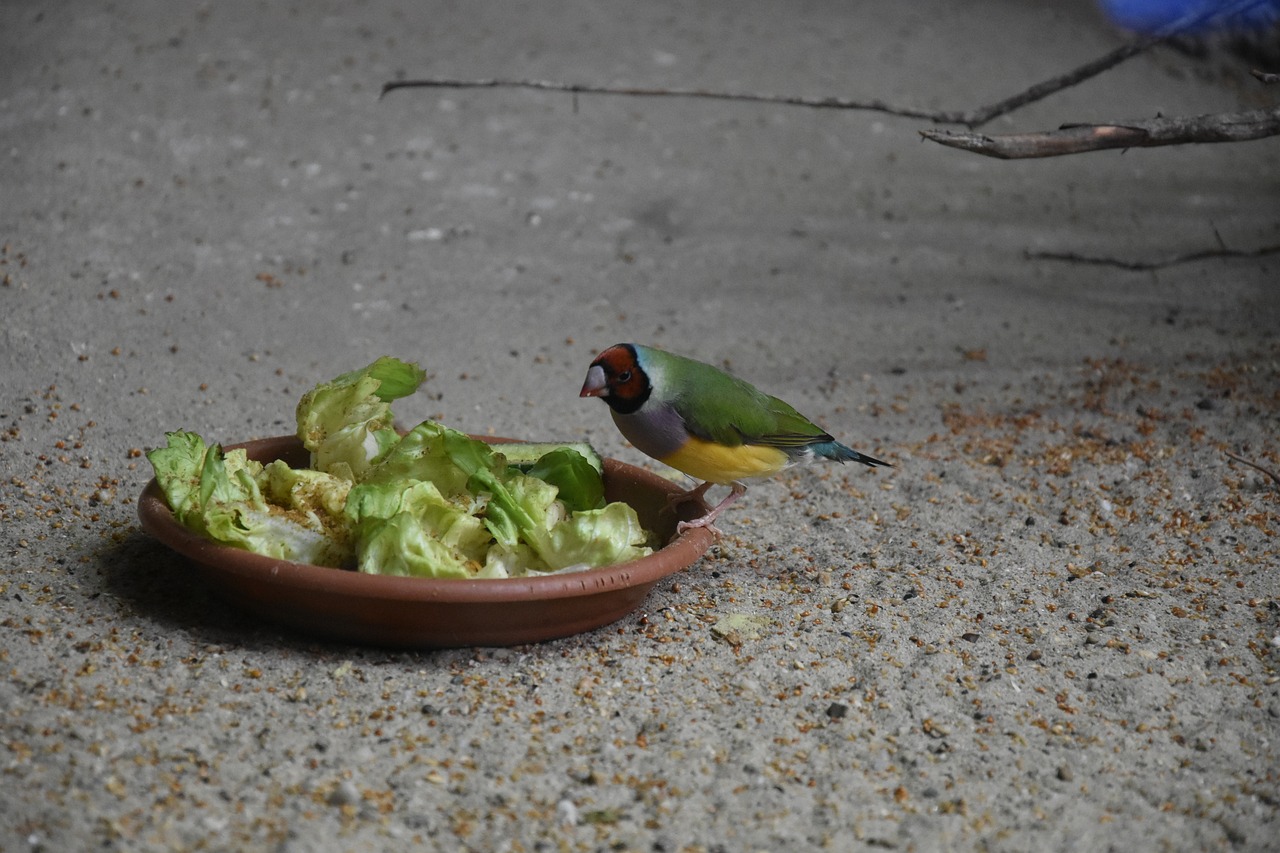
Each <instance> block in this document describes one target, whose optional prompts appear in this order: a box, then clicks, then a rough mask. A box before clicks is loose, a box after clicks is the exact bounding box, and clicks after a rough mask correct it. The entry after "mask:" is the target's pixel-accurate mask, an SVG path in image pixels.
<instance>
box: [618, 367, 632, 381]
mask: <svg viewBox="0 0 1280 853" xmlns="http://www.w3.org/2000/svg"><path fill="white" fill-rule="evenodd" d="M618 381H619V382H630V381H631V371H630V370H624V371H622V372H621V373H619V374H618Z"/></svg>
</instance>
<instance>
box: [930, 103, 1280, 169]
mask: <svg viewBox="0 0 1280 853" xmlns="http://www.w3.org/2000/svg"><path fill="white" fill-rule="evenodd" d="M1277 134H1280V107H1277V108H1275V109H1271V110H1248V111H1245V112H1240V113H1216V114H1211V115H1200V116H1182V117H1174V118H1165V117H1159V118H1152V119H1143V120H1139V121H1125V122H1116V123H1109V124H1070V125H1064V126H1062V127H1060V128H1058V129H1057V130H1048V131H1041V132H1036V133H1010V134H1002V135H988V134H984V133H975V132H973V131H957V130H922V131H920V135H921V136H923V137H924V138H925V139H928V140H930V141H932V142H937V143H939V144H940V145H946V146H948V147H950V148H959V149H961V150H963V151H971V152H973V153H974V154H982V155H984V156H986V157H996V158H999V159H1001V160H1020V159H1026V158H1032V157H1060V156H1062V155H1063V154H1080V153H1083V152H1086V151H1103V150H1106V149H1109V148H1152V147H1155V146H1159V145H1184V144H1187V143H1195V142H1201V143H1203V142H1243V141H1246V140H1250V139H1262V138H1264V137H1268V136H1275V135H1277Z"/></svg>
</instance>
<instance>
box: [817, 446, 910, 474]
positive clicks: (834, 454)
mask: <svg viewBox="0 0 1280 853" xmlns="http://www.w3.org/2000/svg"><path fill="white" fill-rule="evenodd" d="M810 449H811V450H813V454H814V456H821V457H822V458H824V459H832V460H834V461H836V462H861V463H862V464H863V465H868V466H870V467H872V468H874V467H876V466H877V465H884V466H886V467H889V468H892V467H893V465H892V464H891V463H889V462H885V461H883V460H881V459H876V458H875V457H874V456H868V455H867V454H865V453H859V452H858V451H856V450H854V449H853V448H852V447H845V446H844V445H843V444H841V443H840V442H838V441H824V442H822V443H821V444H814V445H810Z"/></svg>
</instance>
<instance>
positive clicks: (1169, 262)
mask: <svg viewBox="0 0 1280 853" xmlns="http://www.w3.org/2000/svg"><path fill="white" fill-rule="evenodd" d="M1276 254H1280V245H1275V246H1263V247H1262V248H1261V249H1253V250H1241V249H1227V248H1218V249H1201V250H1200V251H1198V252H1187V253H1186V254H1184V255H1175V256H1174V257H1172V258H1165V259H1164V260H1160V261H1126V260H1124V259H1122V258H1105V257H1097V256H1093V255H1079V254H1076V253H1075V252H1027V253H1026V256H1027V257H1028V258H1029V259H1032V260H1040V261H1067V262H1070V263H1075V264H1092V265H1094V266H1100V267H1119V268H1120V269H1122V270H1131V271H1133V272H1148V271H1151V270H1162V269H1164V268H1166V267H1173V266H1177V265H1178V264H1189V263H1192V262H1193V261H1203V260H1207V259H1209V258H1261V257H1265V256H1267V255H1276Z"/></svg>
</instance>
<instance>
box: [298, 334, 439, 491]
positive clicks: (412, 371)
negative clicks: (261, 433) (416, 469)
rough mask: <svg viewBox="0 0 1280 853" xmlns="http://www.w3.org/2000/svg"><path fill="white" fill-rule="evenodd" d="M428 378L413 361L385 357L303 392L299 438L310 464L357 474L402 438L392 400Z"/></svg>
mask: <svg viewBox="0 0 1280 853" xmlns="http://www.w3.org/2000/svg"><path fill="white" fill-rule="evenodd" d="M426 377H427V374H426V372H425V371H423V370H422V368H420V367H418V365H416V364H411V363H409V362H405V361H400V360H399V359H397V358H391V357H390V356H383V357H382V358H380V359H378V360H377V361H375V362H373V363H372V364H370V365H369V366H367V367H365V368H363V369H361V370H354V371H352V372H350V373H344V374H343V375H341V376H339V377H337V378H336V379H333V380H331V381H329V382H322V383H321V384H319V385H317V386H316V387H314V388H312V389H311V390H310V391H308V392H307V393H306V394H304V395H302V399H301V400H300V401H298V407H297V412H296V415H297V421H298V438H300V439H301V440H302V443H303V445H304V446H305V447H306V448H307V450H309V451H311V467H312V468H314V469H316V470H318V471H324V472H326V473H330V474H334V475H335V476H338V477H342V478H343V479H347V480H357V479H359V478H360V477H361V475H363V474H364V472H365V471H366V470H367V469H368V468H369V466H370V465H371V464H373V463H374V462H376V461H378V460H379V459H380V458H382V456H384V455H385V454H386V452H387V451H388V450H390V449H391V448H392V447H393V446H395V444H396V443H397V442H399V440H400V436H399V434H398V433H396V430H395V424H394V421H393V416H392V412H391V401H393V400H397V399H399V398H401V397H407V396H408V395H410V394H412V393H413V392H414V391H416V390H417V389H418V386H419V385H421V384H422V383H423V382H424V381H425V380H426Z"/></svg>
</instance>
